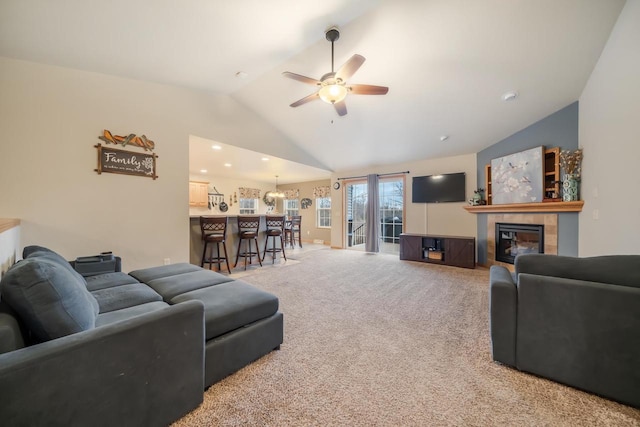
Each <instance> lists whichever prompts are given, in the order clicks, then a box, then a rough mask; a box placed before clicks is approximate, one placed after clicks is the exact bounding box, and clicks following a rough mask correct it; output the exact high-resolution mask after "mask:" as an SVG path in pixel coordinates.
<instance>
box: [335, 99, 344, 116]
mask: <svg viewBox="0 0 640 427" xmlns="http://www.w3.org/2000/svg"><path fill="white" fill-rule="evenodd" d="M333 106H334V107H335V108H336V111H337V112H338V115H339V116H344V115H346V114H347V104H346V103H345V102H344V101H340V102H336V103H335V104H333Z"/></svg>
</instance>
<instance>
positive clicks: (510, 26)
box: [0, 0, 624, 171]
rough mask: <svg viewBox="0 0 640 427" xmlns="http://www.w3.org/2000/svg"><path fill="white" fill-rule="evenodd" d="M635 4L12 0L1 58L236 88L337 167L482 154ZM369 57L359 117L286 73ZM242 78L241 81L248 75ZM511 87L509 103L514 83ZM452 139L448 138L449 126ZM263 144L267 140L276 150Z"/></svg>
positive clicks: (567, 82) (580, 78) (2, 14)
mask: <svg viewBox="0 0 640 427" xmlns="http://www.w3.org/2000/svg"><path fill="white" fill-rule="evenodd" d="M623 6H624V0H475V1H474V0H386V1H385V0H323V1H321V2H319V1H316V0H313V1H312V0H269V1H264V0H237V1H222V0H182V1H171V0H137V1H131V0H110V1H96V0H58V1H49V0H2V1H1V2H0V56H6V57H11V58H17V59H24V60H28V61H35V62H41V63H47V64H53V65H58V66H63V67H69V68H76V69H82V70H88V71H95V72H100V73H105V74H113V75H117V76H123V77H130V78H134V79H140V80H146V81H152V82H158V83H165V84H171V85H177V86H183V87H188V88H193V89H198V90H203V91H210V92H213V93H219V94H226V95H229V96H231V97H233V98H235V99H236V100H238V101H239V102H241V103H242V104H244V105H245V106H246V107H247V108H249V109H251V110H253V111H254V112H255V113H257V114H258V115H259V116H261V117H262V118H264V119H265V120H266V121H268V122H270V123H271V124H272V125H273V126H275V127H276V128H277V129H279V130H280V131H281V132H282V133H283V134H284V135H285V136H286V137H288V138H289V139H290V140H291V141H293V142H294V143H295V144H297V145H299V146H300V147H301V148H302V149H303V150H304V151H306V152H307V153H309V154H311V155H312V156H313V157H314V158H315V159H317V165H323V166H324V167H325V168H326V169H328V170H332V171H342V170H350V169H357V168H361V167H366V166H375V165H383V164H391V163H399V162H404V161H409V160H417V159H423V158H425V159H426V158H437V157H443V156H452V155H460V154H467V153H475V152H477V151H479V150H482V149H483V148H485V147H487V146H489V145H491V144H493V143H495V142H497V141H499V140H501V139H503V138H505V137H507V136H509V135H511V134H513V133H514V132H517V131H518V130H520V129H522V128H524V127H526V126H528V125H530V124H532V123H534V122H536V121H537V120H539V119H541V118H543V117H545V116H547V115H549V114H551V113H553V112H554V111H557V110H558V109H560V108H562V107H564V106H566V105H568V104H570V103H571V102H573V101H576V100H577V99H578V98H579V96H580V94H581V92H582V89H583V88H584V86H585V84H586V82H587V79H588V77H589V75H590V74H591V72H592V70H593V68H594V66H595V64H596V62H597V60H598V57H599V55H600V53H601V51H602V49H603V47H604V45H605V43H606V41H607V38H608V36H609V34H610V32H611V29H612V28H613V26H614V24H615V21H616V19H617V17H618V15H619V13H620V11H621V9H622V7H623ZM334 25H336V26H338V27H339V29H340V39H339V40H338V41H337V42H336V43H335V63H336V68H338V67H339V66H340V65H341V64H343V63H344V62H345V61H346V60H347V59H348V58H350V57H351V56H352V55H353V54H356V53H357V54H360V55H362V56H364V57H365V58H366V62H365V63H364V64H363V65H362V67H361V68H360V69H359V70H358V71H357V72H356V73H355V75H354V76H353V78H352V79H350V83H366V84H374V85H382V86H388V87H389V93H388V94H387V95H384V96H363V95H353V94H349V95H348V96H347V98H346V104H347V109H348V114H347V115H346V116H343V117H339V116H338V115H337V114H336V112H335V110H334V109H333V107H332V106H331V105H329V104H325V103H324V102H322V101H320V100H317V101H313V102H311V103H308V104H305V105H302V106H300V107H297V108H291V107H289V104H291V103H292V102H294V101H296V100H298V99H300V98H302V97H304V96H307V95H309V94H310V93H312V92H313V91H314V90H315V89H314V87H313V86H310V85H305V84H303V83H301V82H297V81H294V80H291V79H286V78H284V77H283V76H282V72H283V71H291V72H294V73H298V74H302V75H305V76H309V77H312V78H315V79H319V78H320V77H321V76H322V75H323V74H325V73H327V72H329V71H330V70H331V44H330V43H329V42H328V41H327V40H326V39H325V34H324V33H325V30H326V29H328V28H329V27H331V26H334ZM238 73H241V74H240V77H238V76H237V74H238ZM509 91H515V92H517V93H518V97H517V98H516V99H515V100H513V101H510V102H505V101H503V100H502V96H503V94H505V93H507V92H509ZM445 135H446V136H448V138H447V139H446V140H445V141H441V137H442V136H445ZM265 154H269V153H268V147H266V148H265Z"/></svg>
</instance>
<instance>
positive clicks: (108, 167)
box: [95, 144, 158, 179]
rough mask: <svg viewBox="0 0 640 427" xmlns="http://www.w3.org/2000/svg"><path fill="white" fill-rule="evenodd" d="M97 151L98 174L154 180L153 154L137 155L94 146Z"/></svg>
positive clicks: (131, 152) (155, 156)
mask: <svg viewBox="0 0 640 427" xmlns="http://www.w3.org/2000/svg"><path fill="white" fill-rule="evenodd" d="M95 147H96V148H97V149H98V168H97V169H95V171H96V172H98V174H101V173H102V172H108V173H119V174H124V175H137V176H146V177H148V178H153V179H156V178H157V177H158V175H156V159H157V158H158V156H157V155H156V154H154V153H151V154H147V153H137V152H134V151H126V150H120V149H118V148H111V147H103V146H102V144H98V145H95Z"/></svg>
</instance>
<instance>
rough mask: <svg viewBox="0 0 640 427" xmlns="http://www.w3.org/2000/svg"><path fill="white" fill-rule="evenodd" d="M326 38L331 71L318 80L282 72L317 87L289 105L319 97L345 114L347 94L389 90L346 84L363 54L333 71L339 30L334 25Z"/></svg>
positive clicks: (386, 90)
mask: <svg viewBox="0 0 640 427" xmlns="http://www.w3.org/2000/svg"><path fill="white" fill-rule="evenodd" d="M325 36H326V38H327V40H329V41H330V42H331V72H330V73H327V74H325V75H324V76H322V77H321V78H320V80H316V79H312V78H311V77H306V76H301V75H300V74H296V73H291V72H289V71H285V72H283V73H282V75H284V76H285V77H289V78H290V79H293V80H298V81H299V82H302V83H307V84H310V85H314V86H317V87H318V90H317V91H316V92H314V93H312V94H311V95H308V96H305V97H304V98H302V99H300V100H298V101H296V102H294V103H293V104H291V107H298V106H300V105H302V104H306V103H307V102H310V101H313V100H315V99H321V100H323V101H324V102H326V103H329V104H333V106H334V107H335V109H336V111H337V112H338V115H340V116H344V115H345V114H347V104H345V102H344V99H345V98H346V96H347V94H349V93H351V94H354V95H385V94H386V93H387V92H389V88H388V87H385V86H372V85H357V84H347V80H349V78H351V76H353V75H354V74H355V72H356V71H358V69H359V68H360V67H361V66H362V64H363V63H364V61H365V58H364V56H361V55H357V54H356V55H353V56H352V57H351V58H349V60H348V61H347V62H346V63H345V64H344V65H343V66H342V67H340V69H339V70H338V71H336V72H334V71H333V42H335V41H336V40H338V39H339V38H340V32H339V31H338V29H337V28H336V27H332V28H330V29H328V30H327V32H326V33H325Z"/></svg>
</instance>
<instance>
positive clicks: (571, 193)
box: [562, 173, 580, 202]
mask: <svg viewBox="0 0 640 427" xmlns="http://www.w3.org/2000/svg"><path fill="white" fill-rule="evenodd" d="M579 182H580V181H579V179H578V178H577V177H576V175H574V174H570V173H568V174H565V175H564V177H563V179H562V201H563V202H575V201H577V200H580V197H579V194H578V184H579Z"/></svg>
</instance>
